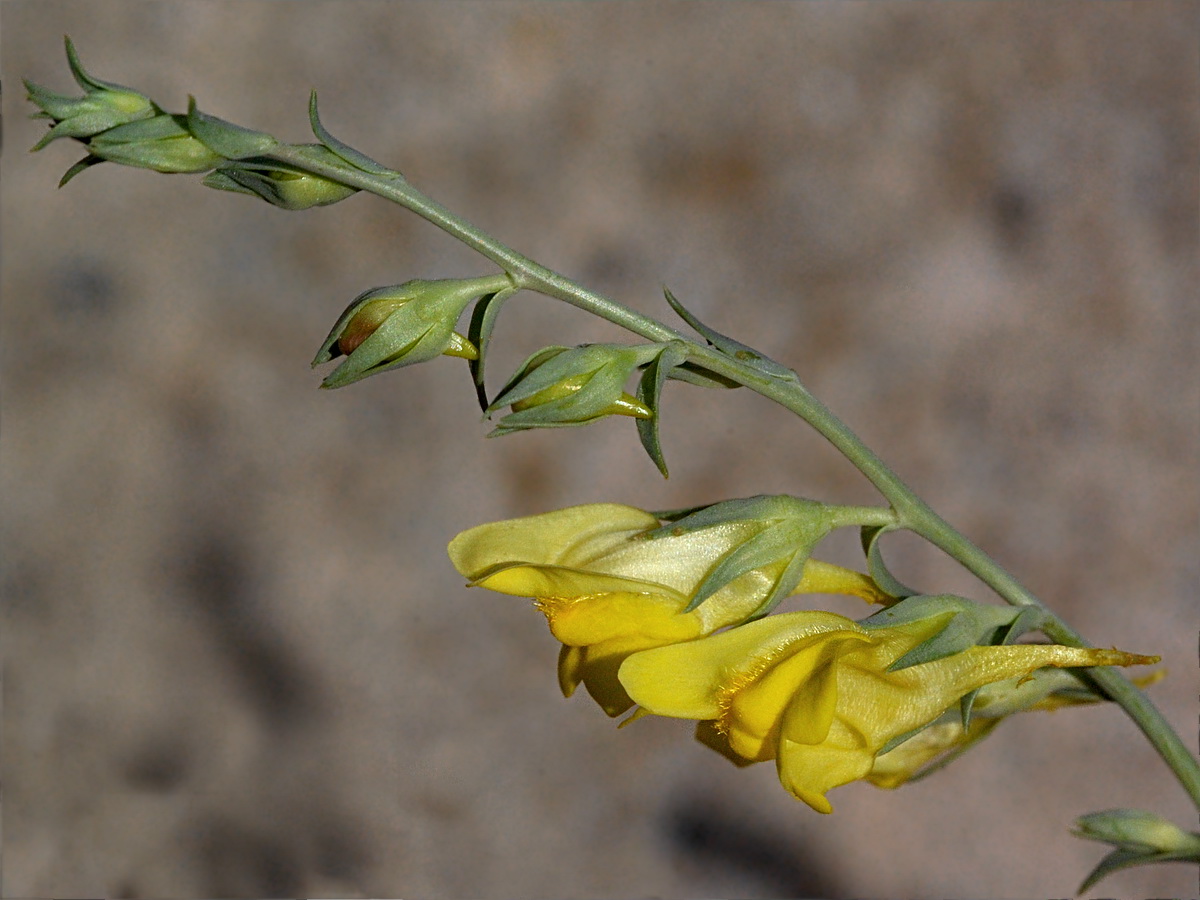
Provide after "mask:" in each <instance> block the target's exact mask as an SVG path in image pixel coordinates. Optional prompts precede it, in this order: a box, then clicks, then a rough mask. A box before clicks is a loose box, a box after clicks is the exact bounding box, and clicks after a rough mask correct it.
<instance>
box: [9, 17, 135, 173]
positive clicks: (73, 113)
mask: <svg viewBox="0 0 1200 900" xmlns="http://www.w3.org/2000/svg"><path fill="white" fill-rule="evenodd" d="M66 44H67V61H68V62H69V63H70V66H71V74H72V75H74V76H75V81H76V82H77V83H78V84H79V86H80V87H81V88H83V89H84V95H83V96H82V97H79V98H76V97H68V96H66V95H64V94H56V93H55V92H54V91H51V90H47V89H46V88H44V87H41V86H40V85H36V84H34V83H33V82H31V81H26V82H25V88H26V90H28V92H29V96H28V99H29V101H30V102H32V103H33V104H35V105H36V106H37V107H38V108H39V109H40V110H41V112H40V113H36V114H35V115H34V118H39V119H50V120H52V121H53V122H54V125H53V126H51V128H50V131H49V132H48V133H47V134H45V135H44V136H43V137H42V139H41V140H40V141H38V142H37V143H36V144H35V145H34V146H33V149H34V150H41V149H42V148H43V147H45V146H46V145H47V144H49V143H50V142H51V141H53V140H56V139H58V138H60V137H72V138H78V139H80V140H85V139H87V138H90V137H92V136H93V135H96V134H99V133H100V132H102V131H107V130H108V129H110V128H115V127H116V126H118V125H124V124H126V123H129V122H136V121H138V120H139V119H147V118H150V117H151V116H153V115H155V114H156V113H157V112H159V110H158V109H157V108H156V107H155V106H154V103H153V102H152V101H151V100H150V98H149V97H146V96H144V95H142V94H139V93H138V92H137V91H135V90H133V89H132V88H127V87H123V86H122V85H119V84H112V83H110V82H107V81H100V80H99V79H97V78H93V77H92V76H90V75H88V73H87V72H86V71H85V70H84V68H83V66H82V65H81V64H80V62H79V57H78V56H77V55H76V54H75V47H74V46H73V45H72V44H71V39H70V38H67V39H66Z"/></svg>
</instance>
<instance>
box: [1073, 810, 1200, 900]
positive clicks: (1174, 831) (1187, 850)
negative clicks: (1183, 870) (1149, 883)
mask: <svg viewBox="0 0 1200 900" xmlns="http://www.w3.org/2000/svg"><path fill="white" fill-rule="evenodd" d="M1074 834H1075V836H1076V837H1081V838H1086V839H1087V840H1089V841H1102V842H1103V843H1105V844H1111V845H1112V846H1113V847H1115V848H1116V849H1115V850H1113V851H1112V852H1111V853H1109V854H1108V855H1107V856H1106V857H1104V859H1102V860H1100V862H1099V863H1097V864H1096V867H1095V868H1094V869H1092V871H1091V873H1090V874H1089V875H1088V877H1087V878H1085V879H1084V881H1083V884H1081V885H1080V886H1079V891H1078V893H1080V894H1082V893H1084V892H1085V891H1087V890H1089V889H1090V888H1091V887H1092V886H1093V885H1094V884H1096V883H1097V882H1098V881H1100V880H1101V879H1103V878H1106V877H1108V876H1109V875H1111V874H1113V873H1114V872H1120V871H1122V870H1124V869H1130V868H1133V867H1135V866H1145V865H1153V864H1156V863H1164V862H1192V863H1198V862H1200V834H1197V833H1196V832H1194V831H1184V830H1183V829H1182V828H1180V827H1178V826H1177V825H1174V824H1172V823H1171V822H1168V821H1167V820H1166V819H1164V818H1162V817H1161V816H1156V815H1155V814H1154V813H1151V812H1145V811H1144V810H1140V809H1106V810H1104V811H1103V812H1098V813H1090V814H1089V815H1086V816H1080V817H1079V818H1078V819H1076V820H1075V829H1074Z"/></svg>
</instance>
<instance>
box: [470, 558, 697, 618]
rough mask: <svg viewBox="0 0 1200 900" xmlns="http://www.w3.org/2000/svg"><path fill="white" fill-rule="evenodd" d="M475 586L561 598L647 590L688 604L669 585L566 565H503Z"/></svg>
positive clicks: (684, 598) (509, 592) (679, 602)
mask: <svg viewBox="0 0 1200 900" xmlns="http://www.w3.org/2000/svg"><path fill="white" fill-rule="evenodd" d="M475 586H476V587H483V588H487V589H488V590H490V591H498V592H499V593H501V594H512V595H514V596H517V597H545V598H551V597H554V598H560V599H566V598H574V597H591V596H595V595H597V594H605V593H610V592H621V593H628V594H639V593H647V594H658V595H664V596H667V597H670V598H671V599H672V600H674V605H675V606H676V607H677V608H679V609H683V608H684V607H685V606H686V605H687V598H686V597H684V596H683V595H681V594H678V593H676V592H675V591H674V590H672V589H671V588H669V587H667V586H666V585H662V584H657V583H654V582H647V581H637V580H634V579H632V578H622V577H620V576H618V575H606V574H603V573H599V572H594V571H586V570H582V569H572V568H567V567H565V566H552V565H537V566H533V565H525V564H509V565H503V566H500V567H496V568H493V569H491V570H488V571H485V572H484V573H482V574H481V576H480V577H479V578H478V580H476V581H475Z"/></svg>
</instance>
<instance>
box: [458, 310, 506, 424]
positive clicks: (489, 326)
mask: <svg viewBox="0 0 1200 900" xmlns="http://www.w3.org/2000/svg"><path fill="white" fill-rule="evenodd" d="M516 292H517V288H515V287H508V288H504V289H502V290H499V291H496V292H495V293H493V294H486V295H484V296H483V297H480V298H479V302H478V303H476V304H475V307H474V309H472V310H471V325H470V327H469V328H468V329H467V338H468V339H469V340H470V341H471V343H472V344H474V345H475V348H476V350H478V351H479V355H478V356H476V357H475V359H473V360H471V361H470V363H469V365H470V369H471V380H472V381H473V382H474V383H475V395H476V396H477V397H478V398H479V409H480V410H481V411H483V412H485V413H486V412H487V408H488V399H487V387H486V386H485V384H484V365H485V361H486V359H487V351H488V347H489V346H490V345H491V341H492V331H493V330H494V329H495V327H496V320H497V319H498V318H500V309H501V307H503V306H504V301H506V300H507V299H508V298H509V297H511V296H512V295H513V294H515V293H516Z"/></svg>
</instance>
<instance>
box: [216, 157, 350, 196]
mask: <svg viewBox="0 0 1200 900" xmlns="http://www.w3.org/2000/svg"><path fill="white" fill-rule="evenodd" d="M307 149H308V151H309V153H310V155H315V156H318V157H320V156H329V157H332V159H333V161H336V162H339V163H340V162H341V161H340V160H338V159H337V157H334V155H333V154H332V153H330V151H328V150H326V149H325V148H324V147H321V146H320V145H319V144H317V145H312V146H310V147H308V148H307ZM204 184H205V186H207V187H211V188H216V189H218V190H223V191H234V192H237V193H240V194H249V195H250V196H252V197H260V198H262V199H263V200H266V201H267V202H268V203H270V204H272V205H273V206H278V207H279V208H280V209H288V210H299V209H311V208H312V207H314V206H328V205H329V204H331V203H337V202H338V201H339V200H345V199H346V198H347V197H350V196H352V195H353V194H356V193H358V188H352V187H348V186H347V185H344V184H340V183H339V182H336V181H332V180H331V179H329V178H323V177H322V176H320V175H313V174H312V173H310V172H306V171H304V170H303V169H301V168H298V167H296V166H292V165H288V164H286V163H277V162H273V161H270V160H244V161H239V162H234V163H231V164H230V165H227V166H222V167H221V168H219V169H217V170H216V171H215V172H211V173H209V174H208V175H206V176H205V178H204Z"/></svg>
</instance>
